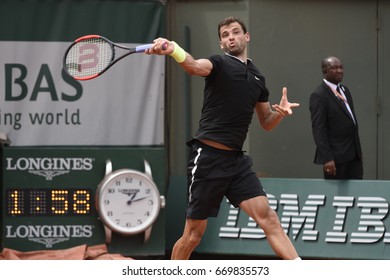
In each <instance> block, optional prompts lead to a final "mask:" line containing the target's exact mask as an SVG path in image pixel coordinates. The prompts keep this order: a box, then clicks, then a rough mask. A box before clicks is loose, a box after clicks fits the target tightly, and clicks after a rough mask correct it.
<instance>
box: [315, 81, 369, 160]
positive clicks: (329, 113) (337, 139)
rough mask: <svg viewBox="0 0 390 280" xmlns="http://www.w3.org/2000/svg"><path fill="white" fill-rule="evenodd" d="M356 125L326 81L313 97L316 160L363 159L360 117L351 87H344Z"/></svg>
mask: <svg viewBox="0 0 390 280" xmlns="http://www.w3.org/2000/svg"><path fill="white" fill-rule="evenodd" d="M342 89H343V90H344V93H345V95H346V97H347V100H348V104H349V106H350V108H351V110H352V113H353V115H354V118H355V121H356V124H355V123H354V122H353V119H352V117H351V115H350V113H349V111H348V110H347V108H346V107H345V104H343V101H341V100H340V99H339V98H338V97H336V96H335V94H334V93H333V91H332V89H331V88H329V87H328V85H327V84H325V82H324V81H323V82H322V84H321V85H320V86H319V87H318V88H316V89H315V90H314V92H313V93H312V94H311V96H310V113H311V121H312V131H313V137H314V141H315V144H316V152H315V157H314V163H317V164H324V163H325V162H328V161H331V160H334V161H335V162H336V163H346V162H349V161H352V160H354V159H355V158H356V156H357V157H359V158H360V159H361V158H362V149H361V146H360V139H359V133H358V124H357V118H356V115H355V110H354V107H353V101H352V96H351V93H350V91H349V89H348V88H347V87H345V86H342Z"/></svg>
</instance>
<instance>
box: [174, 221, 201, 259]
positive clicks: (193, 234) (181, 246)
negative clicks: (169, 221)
mask: <svg viewBox="0 0 390 280" xmlns="http://www.w3.org/2000/svg"><path fill="white" fill-rule="evenodd" d="M206 226H207V220H192V219H186V223H185V226H184V232H183V235H182V237H181V238H180V239H179V240H177V241H176V243H175V245H174V246H173V249H172V255H171V259H172V260H188V259H189V258H190V256H191V253H192V251H194V249H195V248H196V246H198V245H199V243H200V241H201V240H202V237H203V234H204V232H205V230H206Z"/></svg>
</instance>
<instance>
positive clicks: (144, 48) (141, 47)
mask: <svg viewBox="0 0 390 280" xmlns="http://www.w3.org/2000/svg"><path fill="white" fill-rule="evenodd" d="M151 47H153V44H146V45H140V46H138V47H136V48H135V52H136V53H140V52H144V51H145V50H147V49H150V48H151ZM167 48H168V43H164V45H162V49H163V50H164V51H165V50H166V49H167Z"/></svg>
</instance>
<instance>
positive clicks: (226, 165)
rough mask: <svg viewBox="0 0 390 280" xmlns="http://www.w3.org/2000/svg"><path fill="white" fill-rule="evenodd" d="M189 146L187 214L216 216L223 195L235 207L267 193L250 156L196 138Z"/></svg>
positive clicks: (188, 215) (199, 216) (194, 216)
mask: <svg viewBox="0 0 390 280" xmlns="http://www.w3.org/2000/svg"><path fill="white" fill-rule="evenodd" d="M189 146H190V148H191V151H190V155H189V161H188V170H187V180H188V205H187V211H186V218H190V219H197V220H203V219H207V218H208V217H216V216H217V215H218V212H219V208H220V204H221V202H222V200H223V197H224V196H226V198H227V199H228V200H229V202H230V203H231V204H232V205H233V206H234V207H238V206H239V204H240V203H241V202H242V201H244V200H247V199H250V198H253V197H256V196H265V195H266V193H265V191H264V189H263V187H262V185H261V183H260V180H259V178H258V177H257V175H256V173H255V172H253V171H252V169H251V167H252V159H251V157H250V156H248V155H245V154H244V152H242V151H226V150H221V149H217V148H213V147H210V146H208V145H205V144H203V143H201V142H199V141H197V140H192V141H190V142H189Z"/></svg>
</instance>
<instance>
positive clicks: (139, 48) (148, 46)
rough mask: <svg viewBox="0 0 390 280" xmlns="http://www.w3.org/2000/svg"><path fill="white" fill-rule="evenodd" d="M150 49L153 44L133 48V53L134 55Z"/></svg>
mask: <svg viewBox="0 0 390 280" xmlns="http://www.w3.org/2000/svg"><path fill="white" fill-rule="evenodd" d="M151 47H153V44H146V45H140V46H138V47H136V48H135V52H136V53H140V52H144V51H145V50H147V49H150V48H151Z"/></svg>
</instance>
